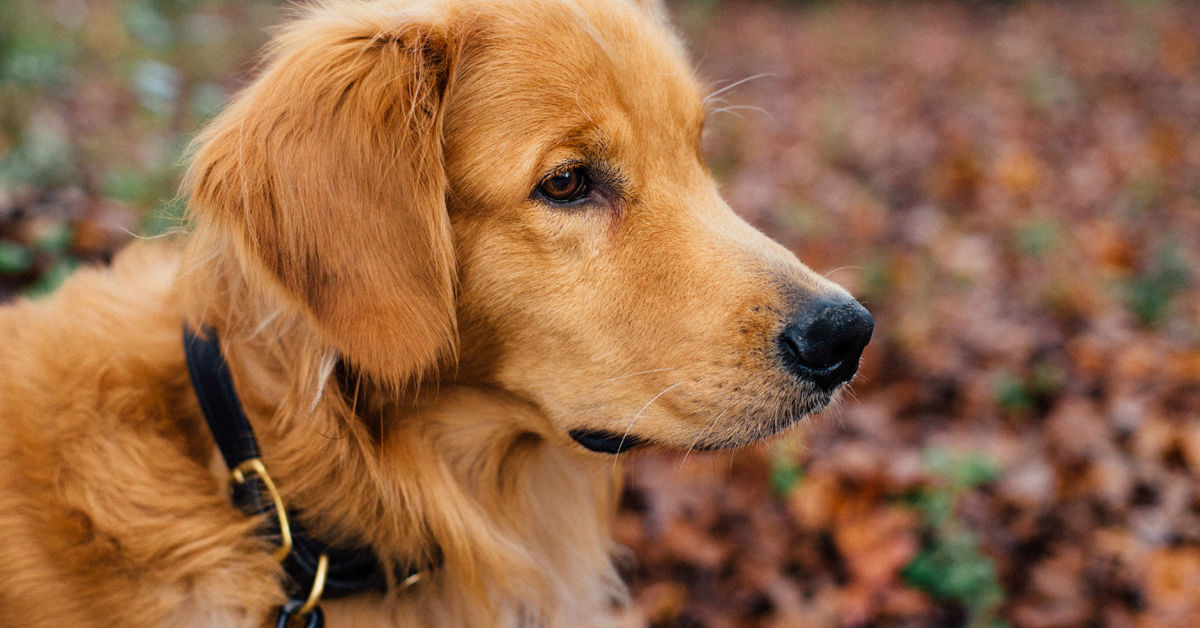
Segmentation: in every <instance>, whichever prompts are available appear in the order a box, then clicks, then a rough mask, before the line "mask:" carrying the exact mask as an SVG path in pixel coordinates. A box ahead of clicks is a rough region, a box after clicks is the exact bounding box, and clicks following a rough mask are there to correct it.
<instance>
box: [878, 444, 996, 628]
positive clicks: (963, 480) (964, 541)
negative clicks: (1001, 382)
mask: <svg viewBox="0 0 1200 628" xmlns="http://www.w3.org/2000/svg"><path fill="white" fill-rule="evenodd" d="M925 466H926V468H927V469H928V470H929V472H930V473H931V474H932V475H933V476H934V478H935V480H936V481H935V482H934V483H933V484H931V485H929V486H926V487H923V488H921V489H919V490H917V491H915V492H914V493H913V494H911V495H910V496H909V498H908V502H909V504H910V505H911V506H912V507H913V508H914V509H916V510H917V512H919V513H920V514H921V518H922V521H923V522H924V527H925V529H924V531H923V535H922V546H921V550H920V552H918V554H917V555H916V556H915V557H914V558H913V559H912V561H910V562H909V564H908V565H907V566H905V568H904V570H903V572H902V575H903V577H904V579H905V581H907V582H908V583H909V584H910V585H912V586H913V587H916V588H918V589H921V590H923V591H926V592H928V593H929V594H931V595H933V596H934V597H936V598H938V599H941V600H946V601H950V602H954V603H957V604H960V605H962V608H963V609H964V610H965V611H966V613H967V618H968V624H969V625H970V626H999V625H1003V622H1002V621H1001V620H1000V619H999V617H998V616H997V611H998V610H999V608H1000V605H1001V604H1002V603H1003V602H1004V589H1003V588H1002V587H1001V586H1000V582H999V578H998V576H997V574H996V568H995V565H994V564H993V563H992V560H991V559H990V558H989V557H988V556H987V555H986V554H984V553H983V551H982V548H981V546H980V543H979V538H978V537H977V536H976V535H975V533H974V532H972V531H971V529H970V528H969V527H968V526H967V524H966V523H965V522H963V521H962V520H961V519H960V518H959V517H958V516H957V514H956V510H957V508H958V504H959V502H960V500H961V499H962V497H963V496H964V495H966V494H967V493H969V492H971V491H973V490H976V489H977V488H978V487H980V486H982V485H984V484H987V483H989V482H992V481H994V480H995V479H996V478H997V477H998V476H999V469H998V468H997V466H996V464H995V463H994V462H993V461H992V460H991V459H989V458H987V457H986V456H983V455H981V454H978V453H970V452H968V453H953V452H950V451H947V450H944V449H931V450H929V451H927V452H926V453H925Z"/></svg>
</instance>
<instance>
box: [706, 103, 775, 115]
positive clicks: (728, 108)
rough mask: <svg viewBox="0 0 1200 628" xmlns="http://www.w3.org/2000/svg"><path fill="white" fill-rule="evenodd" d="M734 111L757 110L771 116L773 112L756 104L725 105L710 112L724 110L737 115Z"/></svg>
mask: <svg viewBox="0 0 1200 628" xmlns="http://www.w3.org/2000/svg"><path fill="white" fill-rule="evenodd" d="M734 111H757V112H758V113H761V114H763V115H764V116H767V117H770V116H771V114H770V113H769V112H768V111H767V110H766V109H763V108H762V107H755V106H754V105H725V106H724V107H717V108H715V109H711V110H710V113H721V112H724V113H730V114H733V115H737V114H736V113H733V112H734Z"/></svg>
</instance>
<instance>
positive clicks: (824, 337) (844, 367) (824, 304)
mask: <svg viewBox="0 0 1200 628" xmlns="http://www.w3.org/2000/svg"><path fill="white" fill-rule="evenodd" d="M874 329H875V320H874V319H872V318H871V314H870V313H869V312H867V310H866V308H864V307H863V306H861V305H859V304H858V301H855V300H853V299H846V298H836V297H835V298H832V299H824V300H821V301H817V302H816V303H812V304H806V305H805V306H804V307H802V308H801V309H800V310H799V311H797V312H795V313H794V314H793V317H792V321H791V323H789V324H788V326H787V327H785V328H784V330H783V333H781V334H779V339H778V342H779V350H780V352H781V353H782V358H783V363H784V364H785V365H786V366H787V367H788V370H790V371H792V372H793V373H795V374H796V375H798V376H800V377H803V378H804V379H807V380H809V381H811V382H813V383H814V384H816V385H817V387H818V388H821V389H823V390H833V389H834V388H835V387H836V386H838V385H839V384H842V383H844V382H848V381H850V378H851V377H854V373H855V371H857V370H858V359H859V357H861V356H862V352H863V349H864V348H866V346H867V343H868V342H870V340H871V332H872V331H874Z"/></svg>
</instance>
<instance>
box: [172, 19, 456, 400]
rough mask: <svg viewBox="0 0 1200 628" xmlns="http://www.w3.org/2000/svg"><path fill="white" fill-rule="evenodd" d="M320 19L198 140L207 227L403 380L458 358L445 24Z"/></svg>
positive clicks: (195, 204) (300, 27) (343, 348)
mask: <svg viewBox="0 0 1200 628" xmlns="http://www.w3.org/2000/svg"><path fill="white" fill-rule="evenodd" d="M418 22H419V20H418V19H415V18H414V19H405V18H404V17H397V16H396V15H394V14H393V15H389V16H382V15H374V14H368V13H366V12H365V10H363V11H362V12H361V13H360V11H359V10H349V11H347V10H342V11H334V10H332V9H322V8H317V9H315V10H313V11H312V14H311V15H309V16H308V19H300V20H297V21H296V22H294V23H293V25H292V26H291V27H289V28H288V29H287V30H285V31H283V32H282V33H280V34H279V36H278V37H276V39H275V43H274V44H273V46H272V48H271V50H270V52H269V56H268V58H267V62H266V67H265V68H264V70H263V72H262V74H261V75H260V76H259V78H258V79H257V80H256V81H255V82H254V83H253V84H251V85H250V86H249V87H248V88H247V89H246V90H245V91H244V92H243V93H242V94H241V95H240V96H239V97H238V98H237V99H236V100H235V102H234V103H232V104H231V106H229V107H228V108H227V109H226V110H225V112H224V113H222V114H221V116H220V117H218V118H217V119H216V120H215V121H214V122H213V123H212V124H211V125H210V126H209V127H208V128H207V130H205V131H204V133H203V134H201V135H200V136H199V137H198V138H197V140H196V149H195V152H194V154H193V157H192V161H191V167H190V170H189V173H188V177H187V179H186V181H185V184H184V186H185V187H184V190H185V192H188V193H190V195H191V206H190V209H189V211H190V213H191V218H192V220H193V221H194V222H195V223H197V228H198V229H205V228H215V229H217V230H218V231H219V232H220V233H221V234H223V236H224V237H232V239H233V241H234V243H235V247H236V250H237V253H238V257H239V259H240V265H241V268H242V271H243V272H244V273H245V274H247V275H249V276H250V277H249V279H251V280H253V279H257V278H259V277H258V276H262V277H263V278H266V282H265V283H267V284H271V285H274V286H276V287H277V288H280V289H282V294H283V295H285V299H287V300H289V301H291V302H292V303H294V304H296V305H298V306H299V307H300V308H301V309H302V311H303V312H304V313H305V314H306V315H307V316H308V317H309V318H310V320H311V321H312V322H313V323H314V325H315V327H316V328H317V329H318V330H319V333H320V334H321V336H322V337H323V338H324V339H325V341H326V342H328V343H329V344H331V345H332V346H334V347H336V348H337V349H338V350H339V351H340V352H341V354H342V355H343V356H345V357H346V358H347V359H348V360H349V361H350V362H351V363H352V364H353V365H354V366H355V367H357V368H359V369H361V370H363V371H364V372H366V373H369V374H371V375H372V376H374V377H376V378H378V379H379V380H380V381H382V382H388V383H392V384H395V385H402V384H404V383H405V382H406V381H408V380H410V379H412V378H413V377H419V376H420V375H421V374H422V372H423V371H425V370H427V369H428V368H429V367H431V366H432V365H434V364H436V363H437V362H438V361H439V360H443V359H446V358H448V357H451V356H453V355H454V351H455V342H456V341H455V329H456V322H455V315H454V289H455V286H454V278H455V274H456V271H455V262H454V250H453V242H452V240H451V234H450V220H449V216H448V215H447V213H446V206H445V192H446V181H445V175H444V171H443V155H442V137H441V135H442V112H443V111H444V101H445V98H446V92H447V90H448V86H449V84H450V83H451V79H452V75H453V71H454V70H453V69H454V65H455V59H456V57H457V52H456V49H455V45H454V43H453V42H452V38H451V37H450V35H449V29H448V28H446V27H445V26H444V25H437V24H429V23H418Z"/></svg>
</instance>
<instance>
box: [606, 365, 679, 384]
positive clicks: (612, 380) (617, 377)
mask: <svg viewBox="0 0 1200 628" xmlns="http://www.w3.org/2000/svg"><path fill="white" fill-rule="evenodd" d="M678 370H679V368H678V367H676V368H669V369H650V370H649V371H639V372H637V373H630V374H628V375H618V376H616V377H610V378H608V379H605V380H601V381H600V383H601V384H604V383H607V382H615V381H617V380H618V379H625V378H626V377H637V376H638V375H645V374H647V373H662V372H663V371H678Z"/></svg>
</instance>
